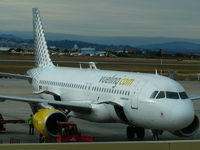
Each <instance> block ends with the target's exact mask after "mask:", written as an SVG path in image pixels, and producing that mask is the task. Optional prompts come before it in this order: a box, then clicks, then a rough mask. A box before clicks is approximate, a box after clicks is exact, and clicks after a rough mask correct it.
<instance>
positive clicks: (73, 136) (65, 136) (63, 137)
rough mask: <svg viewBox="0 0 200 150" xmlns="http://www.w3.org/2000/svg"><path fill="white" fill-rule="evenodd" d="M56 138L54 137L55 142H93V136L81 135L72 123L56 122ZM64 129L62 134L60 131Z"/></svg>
mask: <svg viewBox="0 0 200 150" xmlns="http://www.w3.org/2000/svg"><path fill="white" fill-rule="evenodd" d="M57 124H58V130H59V131H60V132H59V133H58V136H57V137H56V142H58V143H61V142H93V141H94V137H93V136H86V135H81V133H80V132H79V131H78V129H77V125H76V124H75V123H73V122H57ZM63 128H64V132H62V129H63Z"/></svg>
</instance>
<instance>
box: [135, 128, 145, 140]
mask: <svg viewBox="0 0 200 150" xmlns="http://www.w3.org/2000/svg"><path fill="white" fill-rule="evenodd" d="M136 135H137V138H138V139H139V140H143V139H144V136H145V130H144V128H138V127H136Z"/></svg>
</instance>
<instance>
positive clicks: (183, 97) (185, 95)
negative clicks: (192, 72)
mask: <svg viewBox="0 0 200 150" xmlns="http://www.w3.org/2000/svg"><path fill="white" fill-rule="evenodd" d="M179 95H180V97H181V99H188V96H187V94H186V93H185V92H180V93H179Z"/></svg>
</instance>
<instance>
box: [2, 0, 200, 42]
mask: <svg viewBox="0 0 200 150" xmlns="http://www.w3.org/2000/svg"><path fill="white" fill-rule="evenodd" d="M199 6H200V1H198V0H190V1H188V0H168V1H165V0H151V1H149V0H142V1H141V0H123V1H122V0H101V1H99V0H84V1H82V0H73V1H69V0H57V1H54V0H42V1H40V0H29V1H27V0H1V1H0V30H1V31H9V30H12V31H13V30H16V31H32V12H31V11H32V8H33V7H38V8H39V9H40V12H41V16H42V20H43V24H44V28H45V31H46V32H52V33H65V34H74V35H84V36H109V37H113V36H114V37H115V36H123V37H124V36H125V37H127V36H128V37H136V36H137V37H138V36H139V37H178V38H195V39H198V38H200V19H197V18H198V17H199V16H200V11H199Z"/></svg>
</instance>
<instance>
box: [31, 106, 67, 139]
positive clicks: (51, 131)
mask: <svg viewBox="0 0 200 150" xmlns="http://www.w3.org/2000/svg"><path fill="white" fill-rule="evenodd" d="M57 121H67V116H66V115H65V114H64V113H62V112H61V111H59V110H56V109H40V110H39V111H38V112H37V113H35V115H34V116H33V125H34V127H35V128H36V129H37V130H38V131H39V132H40V134H42V135H45V136H56V135H57V133H58V132H59V131H58V126H57Z"/></svg>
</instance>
